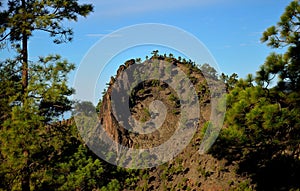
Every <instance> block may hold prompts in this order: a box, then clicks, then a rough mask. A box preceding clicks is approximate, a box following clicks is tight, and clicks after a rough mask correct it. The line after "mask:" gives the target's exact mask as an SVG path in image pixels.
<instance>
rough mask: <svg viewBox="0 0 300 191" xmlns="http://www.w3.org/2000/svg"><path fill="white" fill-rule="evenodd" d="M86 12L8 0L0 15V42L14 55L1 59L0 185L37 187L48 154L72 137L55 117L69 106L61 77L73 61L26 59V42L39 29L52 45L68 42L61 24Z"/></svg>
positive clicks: (72, 4)
mask: <svg viewBox="0 0 300 191" xmlns="http://www.w3.org/2000/svg"><path fill="white" fill-rule="evenodd" d="M92 10H93V7H92V5H88V4H84V5H80V4H79V3H78V2H77V1H76V0H70V1H61V0H50V1H48V0H47V1H44V0H36V1H34V0H19V1H8V2H7V9H5V10H4V11H2V12H1V13H0V15H1V18H0V41H1V43H2V45H7V46H10V47H11V49H15V50H16V52H17V56H16V58H14V59H11V60H6V61H3V62H2V63H1V72H0V78H1V81H0V83H1V85H3V88H2V89H1V97H3V99H1V106H4V107H3V108H4V110H3V111H2V112H1V120H0V121H1V129H0V130H1V131H0V143H1V145H2V146H1V150H0V151H1V157H0V160H1V169H0V170H1V173H0V176H1V182H2V183H1V187H3V188H5V189H12V190H31V189H34V190H36V189H38V188H39V187H40V186H41V185H42V184H44V183H45V182H47V180H46V179H47V177H48V176H49V174H47V173H49V172H50V171H49V169H51V168H54V166H51V165H50V164H51V161H52V160H53V158H55V157H58V156H59V155H60V153H61V152H63V150H64V149H63V148H64V145H65V143H66V142H65V141H63V140H64V139H69V137H70V136H71V135H72V134H70V130H71V129H70V128H69V127H67V126H66V125H61V124H60V123H57V121H58V120H59V119H60V117H61V116H62V114H64V113H65V112H66V111H69V110H70V109H71V105H72V102H71V101H70V100H69V96H70V95H71V94H72V93H73V90H72V89H71V88H69V87H68V86H67V75H68V73H69V72H70V71H71V70H73V69H74V65H73V64H70V63H68V62H67V61H66V60H62V59H61V57H60V56H57V55H54V56H52V55H50V56H47V57H41V58H40V59H39V60H38V61H32V62H30V63H29V61H28V55H29V52H28V40H29V39H30V38H31V37H32V35H33V32H34V31H45V32H47V33H49V34H50V36H51V37H53V38H54V43H57V44H59V43H63V42H68V41H71V40H72V35H73V32H72V29H70V28H65V27H63V24H62V23H63V22H64V21H65V20H68V21H77V17H78V16H84V17H85V16H87V15H88V14H89V13H90V12H91V11H92ZM11 87H16V88H15V89H12V88H11ZM50 182H51V181H50Z"/></svg>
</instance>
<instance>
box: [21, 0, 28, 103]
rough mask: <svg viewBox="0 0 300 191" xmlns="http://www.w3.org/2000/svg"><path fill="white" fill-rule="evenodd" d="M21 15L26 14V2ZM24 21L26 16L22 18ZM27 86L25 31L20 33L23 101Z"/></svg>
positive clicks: (26, 38)
mask: <svg viewBox="0 0 300 191" xmlns="http://www.w3.org/2000/svg"><path fill="white" fill-rule="evenodd" d="M22 9H23V11H24V12H23V13H24V14H26V11H25V10H26V2H25V0H22ZM23 18H24V19H26V15H24V17H23ZM24 22H26V20H25V21H24ZM27 86H28V36H27V34H26V29H24V30H23V32H22V91H23V92H22V93H23V96H24V99H25V98H26V92H27V91H26V89H27Z"/></svg>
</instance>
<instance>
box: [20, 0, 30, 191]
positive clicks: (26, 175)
mask: <svg viewBox="0 0 300 191" xmlns="http://www.w3.org/2000/svg"><path fill="white" fill-rule="evenodd" d="M21 6H22V9H23V14H24V16H23V18H24V21H23V22H27V21H26V0H22V5H21ZM21 54H22V96H23V103H24V102H25V100H26V98H27V87H28V36H27V33H26V29H23V31H22V52H21ZM23 155H24V157H25V158H26V162H25V164H24V168H23V169H22V175H21V176H22V180H21V184H22V185H21V188H22V191H30V169H29V158H28V157H29V152H28V151H27V150H24V151H23Z"/></svg>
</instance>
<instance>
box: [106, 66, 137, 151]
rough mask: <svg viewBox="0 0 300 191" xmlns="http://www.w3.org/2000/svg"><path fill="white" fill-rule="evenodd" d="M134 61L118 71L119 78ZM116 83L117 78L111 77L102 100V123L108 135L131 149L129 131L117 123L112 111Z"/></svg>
mask: <svg viewBox="0 0 300 191" xmlns="http://www.w3.org/2000/svg"><path fill="white" fill-rule="evenodd" d="M134 63H135V61H134V60H129V61H127V62H126V63H125V65H121V66H120V67H119V69H118V71H117V78H118V77H119V76H120V75H121V73H122V72H123V71H124V70H125V69H126V68H127V67H129V66H130V65H132V64H134ZM114 82H115V78H113V77H111V80H110V83H109V84H110V86H109V87H108V89H107V92H106V93H105V94H104V96H103V98H102V105H101V108H100V111H101V113H100V123H101V125H102V126H103V128H104V129H105V131H106V132H107V134H108V135H110V137H111V138H112V139H113V140H114V141H115V142H117V143H120V144H122V145H124V146H127V147H131V146H132V140H131V139H130V138H129V136H128V131H126V130H125V129H124V128H123V127H122V126H121V125H120V124H119V122H118V121H117V119H116V118H115V116H114V114H113V110H112V102H111V94H112V89H113V86H112V85H113V84H114Z"/></svg>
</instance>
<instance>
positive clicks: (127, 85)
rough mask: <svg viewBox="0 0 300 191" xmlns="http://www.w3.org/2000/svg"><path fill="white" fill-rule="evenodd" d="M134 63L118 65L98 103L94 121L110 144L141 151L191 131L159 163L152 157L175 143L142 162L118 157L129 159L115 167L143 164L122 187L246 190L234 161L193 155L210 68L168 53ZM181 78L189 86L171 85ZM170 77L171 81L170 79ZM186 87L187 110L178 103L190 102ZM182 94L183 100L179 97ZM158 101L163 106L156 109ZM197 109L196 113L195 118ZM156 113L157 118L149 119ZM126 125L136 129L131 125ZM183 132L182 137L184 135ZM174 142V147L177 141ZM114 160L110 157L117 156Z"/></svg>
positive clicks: (207, 112) (204, 119)
mask: <svg viewBox="0 0 300 191" xmlns="http://www.w3.org/2000/svg"><path fill="white" fill-rule="evenodd" d="M138 61H139V60H134V59H132V60H128V61H126V62H125V63H124V64H123V65H121V66H120V67H119V69H118V71H117V74H116V76H115V77H111V80H110V82H109V86H108V88H107V91H106V92H105V93H104V95H103V98H102V101H101V104H99V105H100V108H99V110H100V112H99V118H100V123H101V125H102V126H103V128H104V129H105V131H106V132H107V134H108V135H109V136H110V138H111V139H112V140H113V141H114V144H116V145H122V146H124V147H126V148H129V149H135V150H140V151H144V150H147V149H151V148H155V147H159V146H160V145H163V144H164V143H166V142H168V140H169V139H171V138H172V136H173V135H175V134H176V132H177V129H180V128H194V129H195V132H193V133H194V134H192V136H191V140H190V141H189V142H187V144H186V146H185V147H184V148H183V149H182V150H180V151H179V152H177V153H176V154H177V155H176V156H174V157H172V158H171V160H169V161H167V162H164V163H163V162H161V163H157V162H158V161H157V160H158V159H159V157H160V156H161V155H163V154H165V155H166V158H167V155H168V154H167V153H168V152H171V151H172V150H173V149H174V148H176V145H175V144H174V145H173V146H172V145H171V147H170V148H169V150H167V151H164V153H160V152H158V153H155V154H153V153H151V156H152V155H153V156H152V157H148V158H147V159H149V161H146V162H145V161H143V160H144V159H145V158H139V157H138V158H137V159H143V160H141V161H140V162H141V163H139V162H137V161H135V160H136V159H135V158H134V157H131V156H128V154H127V155H126V154H125V155H122V156H125V158H126V157H127V159H128V158H129V159H128V160H127V161H126V162H123V163H122V164H121V163H118V164H121V166H122V165H123V166H125V167H133V163H134V162H136V163H135V165H137V166H138V167H140V168H142V167H145V168H144V169H141V170H140V178H138V179H137V180H136V183H135V184H132V185H127V186H125V187H126V189H125V190H133V189H135V190H141V189H143V190H231V189H232V190H236V189H239V190H244V188H248V189H250V188H251V187H252V185H251V184H250V179H249V178H248V177H247V176H242V175H240V174H238V173H236V172H237V165H236V164H235V163H232V162H230V161H228V160H226V159H224V158H222V159H217V158H215V157H214V156H213V155H211V154H207V153H206V154H200V153H199V148H200V145H201V141H202V140H203V137H204V134H205V130H206V129H207V126H208V125H209V122H210V117H211V115H212V101H211V99H212V95H211V93H212V92H213V90H212V88H214V87H216V86H217V81H218V80H217V73H216V70H214V68H212V67H209V65H207V64H204V65H202V66H199V65H196V64H195V63H194V62H192V61H190V60H189V61H187V60H185V59H181V58H178V59H176V58H174V57H173V56H169V57H167V56H163V55H153V56H152V57H151V58H149V59H147V60H145V61H144V62H143V63H139V62H138ZM145 71H147V72H145ZM180 72H183V73H182V74H183V76H180V75H179V74H180ZM168 74H170V76H168ZM143 75H144V76H143ZM178 76H179V77H178ZM184 77H186V78H187V79H189V80H188V81H189V82H187V83H190V84H189V87H188V88H187V87H184V85H182V87H175V86H178V85H180V84H184V83H185V81H184V80H182V79H180V78H184ZM176 78H179V79H176ZM174 79H175V82H172V80H174ZM189 89H193V90H194V91H195V95H196V97H197V99H196V101H195V100H192V101H191V103H192V105H193V106H191V105H189V108H188V109H189V110H188V111H187V112H183V109H184V105H185V103H184V102H185V101H190V100H189V99H190V97H192V96H191V95H188V94H187V92H188V91H189ZM126 90H127V91H126ZM189 96H190V97H189ZM182 97H185V98H187V100H183V99H184V98H182ZM160 105H163V107H162V108H158V107H160ZM195 106H197V107H198V108H195ZM197 109H199V117H198V118H197V117H196V118H195V113H197ZM160 115H162V116H163V118H162V119H160V120H155V119H156V118H159V116H160ZM185 115H187V118H188V119H186V121H187V122H185V123H184V127H182V126H180V124H181V123H180V122H181V121H180V120H181V119H183V116H185ZM195 119H197V120H195ZM189 121H190V122H191V123H189ZM137 123H138V125H137ZM141 124H142V125H141ZM185 124H189V126H188V125H186V126H185ZM132 126H134V127H136V128H137V129H132ZM141 131H143V132H145V133H141ZM182 132H183V133H185V132H184V131H182ZM189 132H190V131H187V134H184V135H182V137H185V136H189V135H188V134H189ZM182 137H180V138H182ZM174 143H176V144H179V145H180V142H176V141H175V142H174ZM116 147H117V148H118V146H116ZM122 148H123V147H122ZM117 152H122V151H120V150H118V151H117ZM149 153H150V152H149ZM149 153H148V154H149ZM130 154H131V155H132V153H129V155H130ZM117 158H118V157H116V158H115V160H118V159H117ZM161 159H162V160H164V159H165V158H163V157H162V158H161ZM151 160H152V161H151ZM143 162H144V163H143ZM156 164H157V165H156ZM143 165H144V166H143ZM146 167H147V168H146Z"/></svg>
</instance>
